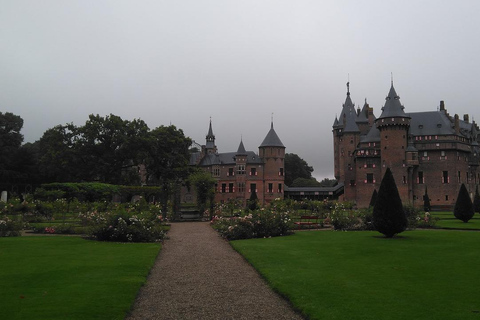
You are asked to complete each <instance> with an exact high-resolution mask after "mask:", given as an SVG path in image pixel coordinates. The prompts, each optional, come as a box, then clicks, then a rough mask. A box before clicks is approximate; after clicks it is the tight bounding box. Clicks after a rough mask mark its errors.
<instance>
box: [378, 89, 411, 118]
mask: <svg viewBox="0 0 480 320" xmlns="http://www.w3.org/2000/svg"><path fill="white" fill-rule="evenodd" d="M403 109H405V107H404V106H402V104H401V103H400V97H399V96H398V95H397V93H396V92H395V88H394V87H393V82H392V86H391V87H390V92H389V93H388V96H387V97H386V98H385V105H384V106H383V107H382V114H381V115H380V117H379V118H378V119H382V118H398V117H402V118H408V115H407V114H406V113H405V111H403Z"/></svg>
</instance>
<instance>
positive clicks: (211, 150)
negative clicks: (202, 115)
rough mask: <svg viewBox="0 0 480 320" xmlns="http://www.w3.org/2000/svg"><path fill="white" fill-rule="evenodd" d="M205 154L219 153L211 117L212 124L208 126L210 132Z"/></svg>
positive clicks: (207, 137)
mask: <svg viewBox="0 0 480 320" xmlns="http://www.w3.org/2000/svg"><path fill="white" fill-rule="evenodd" d="M205 139H206V144H205V154H211V153H217V146H216V145H215V135H214V134H213V130H212V119H210V126H209V127H208V133H207V136H206V137H205Z"/></svg>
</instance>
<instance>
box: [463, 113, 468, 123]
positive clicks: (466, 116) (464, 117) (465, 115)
mask: <svg viewBox="0 0 480 320" xmlns="http://www.w3.org/2000/svg"><path fill="white" fill-rule="evenodd" d="M468 120H469V117H468V114H464V115H463V121H465V122H466V123H468Z"/></svg>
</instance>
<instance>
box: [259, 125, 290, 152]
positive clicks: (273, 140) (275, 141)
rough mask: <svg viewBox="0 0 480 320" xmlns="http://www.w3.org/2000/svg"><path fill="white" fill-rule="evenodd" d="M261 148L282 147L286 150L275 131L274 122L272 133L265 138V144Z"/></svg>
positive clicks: (269, 132)
mask: <svg viewBox="0 0 480 320" xmlns="http://www.w3.org/2000/svg"><path fill="white" fill-rule="evenodd" d="M260 147H282V148H285V146H284V145H283V143H282V141H281V140H280V138H279V137H278V135H277V133H276V132H275V130H274V129H273V121H272V125H271V127H270V131H268V133H267V136H266V137H265V139H263V142H262V144H261V145H260Z"/></svg>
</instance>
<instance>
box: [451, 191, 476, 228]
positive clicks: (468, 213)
mask: <svg viewBox="0 0 480 320" xmlns="http://www.w3.org/2000/svg"><path fill="white" fill-rule="evenodd" d="M453 214H454V215H455V218H457V219H459V220H462V221H463V222H468V220H470V219H472V218H473V215H474V214H475V211H474V210H473V203H472V200H471V199H470V195H469V194H468V191H467V188H466V187H465V184H463V183H462V185H461V186H460V191H459V192H458V197H457V202H455V208H454V209H453Z"/></svg>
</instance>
